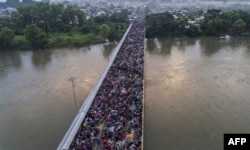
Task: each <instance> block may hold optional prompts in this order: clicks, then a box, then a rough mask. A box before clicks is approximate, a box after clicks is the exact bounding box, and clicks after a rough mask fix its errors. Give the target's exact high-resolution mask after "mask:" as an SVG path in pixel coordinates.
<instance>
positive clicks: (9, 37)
mask: <svg viewBox="0 0 250 150" xmlns="http://www.w3.org/2000/svg"><path fill="white" fill-rule="evenodd" d="M14 38H15V34H14V31H13V30H11V29H10V28H7V27H4V28H3V29H2V31H1V33H0V45H1V46H2V47H5V48H6V47H9V46H11V42H12V41H13V39H14Z"/></svg>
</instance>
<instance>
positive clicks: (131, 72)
mask: <svg viewBox="0 0 250 150" xmlns="http://www.w3.org/2000/svg"><path fill="white" fill-rule="evenodd" d="M144 25H145V15H144V11H143V10H142V9H138V10H137V11H136V16H135V18H134V20H133V22H132V23H131V24H130V26H129V27H128V29H127V30H126V32H125V34H124V35H123V37H122V39H121V41H120V42H119V44H118V46H117V47H116V49H115V51H114V53H113V55H112V57H111V59H110V61H109V63H108V64H107V66H106V68H105V69H104V71H103V72H102V75H101V76H100V77H99V79H98V80H97V83H96V84H95V85H94V87H93V88H92V90H91V91H90V93H89V95H88V97H87V98H86V100H85V101H84V103H83V105H82V107H81V108H80V110H79V111H78V113H77V115H76V117H75V119H74V121H73V122H72V124H71V126H70V127H69V129H68V131H67V133H66V134H65V136H64V138H63V139H62V141H61V143H60V144H59V146H58V148H57V150H70V149H71V150H118V149H120V150H126V149H129V150H130V149H134V150H140V149H143V126H144V125H143V120H144V119H143V118H144V107H143V102H144V93H143V92H144V77H143V76H144V38H145V27H144Z"/></svg>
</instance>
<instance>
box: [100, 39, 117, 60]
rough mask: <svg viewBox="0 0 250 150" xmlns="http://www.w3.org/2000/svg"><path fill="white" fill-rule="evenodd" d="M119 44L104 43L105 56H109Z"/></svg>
mask: <svg viewBox="0 0 250 150" xmlns="http://www.w3.org/2000/svg"><path fill="white" fill-rule="evenodd" d="M116 46H117V43H115V42H109V43H105V44H104V50H103V53H102V54H103V56H104V57H105V58H109V57H110V55H111V53H112V51H113V50H114V48H115V47H116Z"/></svg>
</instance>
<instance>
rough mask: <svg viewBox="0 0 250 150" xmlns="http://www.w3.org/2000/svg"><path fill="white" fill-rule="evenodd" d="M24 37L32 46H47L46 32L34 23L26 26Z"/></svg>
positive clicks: (37, 47)
mask: <svg viewBox="0 0 250 150" xmlns="http://www.w3.org/2000/svg"><path fill="white" fill-rule="evenodd" d="M25 37H26V39H27V40H28V41H29V43H30V44H31V47H32V48H35V49H39V48H46V47H47V44H48V39H47V37H46V34H45V33H44V32H43V31H42V30H41V29H40V28H38V27H37V26H36V25H34V24H32V25H28V26H27V27H26V31H25Z"/></svg>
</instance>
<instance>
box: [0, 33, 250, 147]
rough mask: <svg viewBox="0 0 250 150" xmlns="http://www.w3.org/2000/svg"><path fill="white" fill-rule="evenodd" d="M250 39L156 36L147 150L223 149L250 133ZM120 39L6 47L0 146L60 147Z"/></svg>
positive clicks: (1, 56) (149, 57)
mask: <svg viewBox="0 0 250 150" xmlns="http://www.w3.org/2000/svg"><path fill="white" fill-rule="evenodd" d="M249 40H250V39H249V38H241V39H233V40H219V39H213V38H198V39H192V38H188V39H185V40H183V39H178V40H175V39H173V38H172V39H150V40H146V51H145V131H144V149H145V150H151V149H155V150H162V149H169V150H174V149H177V150H186V149H192V150H193V149H199V150H200V149H203V150H206V149H207V150H211V149H213V150H221V149H223V134H224V133H249V132H250V126H249V124H250V116H249V114H250V92H249V89H250V76H249V74H250V69H249V68H250V44H249V43H248V41H249ZM114 46H115V44H110V45H104V44H98V45H93V46H90V47H85V48H80V49H54V50H44V51H33V52H32V51H11V52H0V133H1V134H0V149H1V150H2V149H3V150H9V149H10V150H12V149H13V150H14V149H27V150H29V149H32V150H33V149H36V150H39V149H41V150H44V149H55V148H56V147H57V146H58V144H59V143H60V141H61V139H62V138H63V136H64V134H65V133H66V131H67V129H68V127H69V126H70V124H71V122H72V121H73V119H74V116H75V114H76V110H75V104H74V100H73V92H72V85H71V83H70V82H69V81H67V79H68V78H69V77H70V76H74V77H76V86H75V91H76V98H77V105H78V108H79V107H80V106H81V104H82V103H83V101H84V99H85V98H86V97H87V95H88V92H89V91H90V90H91V88H92V86H93V85H94V84H95V82H96V80H97V78H98V77H99V75H100V73H101V72H102V70H103V68H104V67H105V65H106V64H107V62H108V59H109V56H110V55H111V54H112V50H113V48H114Z"/></svg>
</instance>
